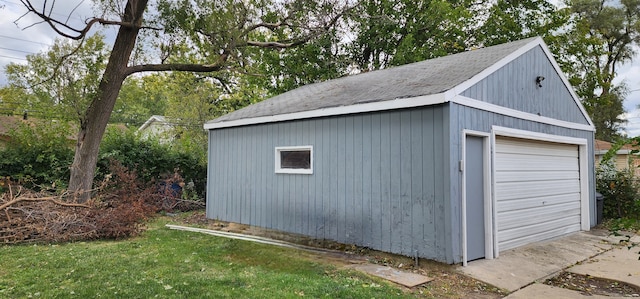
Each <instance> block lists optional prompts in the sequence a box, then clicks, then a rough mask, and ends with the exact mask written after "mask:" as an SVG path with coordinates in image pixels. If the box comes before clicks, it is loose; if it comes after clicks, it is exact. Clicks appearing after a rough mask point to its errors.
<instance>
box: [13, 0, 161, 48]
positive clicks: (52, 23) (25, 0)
mask: <svg viewBox="0 0 640 299" xmlns="http://www.w3.org/2000/svg"><path fill="white" fill-rule="evenodd" d="M20 2H22V5H24V6H25V7H26V8H27V10H28V12H31V13H33V14H35V15H36V16H38V17H39V18H40V19H42V21H43V22H44V23H47V24H49V27H51V29H53V30H54V31H55V32H56V33H57V34H59V35H61V36H63V37H66V38H69V39H74V40H80V39H83V38H84V37H85V36H86V35H87V33H88V32H89V30H91V28H92V27H93V25H95V24H101V25H117V26H122V27H126V28H136V27H137V28H139V29H153V30H161V28H155V27H148V26H136V24H134V23H130V22H120V21H112V20H107V19H103V18H90V19H87V20H86V21H85V22H86V23H85V24H86V25H85V26H84V28H81V29H77V28H74V27H71V26H69V25H67V23H66V22H62V21H58V20H57V19H54V18H52V17H50V15H51V11H49V12H48V14H47V12H45V9H46V7H45V6H46V1H45V2H44V4H43V7H42V10H41V11H40V10H38V9H36V8H35V7H34V6H33V4H32V3H31V1H30V0H20ZM50 9H53V5H52V6H51V8H50ZM75 9H76V8H74V10H75ZM28 12H27V13H28ZM69 17H70V15H69V16H68V17H67V20H68V19H69ZM31 26H33V24H32V25H29V26H27V27H26V28H29V27H31ZM61 28H63V29H66V30H68V31H71V32H74V33H75V34H69V33H67V32H65V31H64V30H63V29H61Z"/></svg>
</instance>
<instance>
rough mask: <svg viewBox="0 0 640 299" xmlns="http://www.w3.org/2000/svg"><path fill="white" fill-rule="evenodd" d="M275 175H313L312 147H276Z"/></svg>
mask: <svg viewBox="0 0 640 299" xmlns="http://www.w3.org/2000/svg"><path fill="white" fill-rule="evenodd" d="M276 173H294V174H295V173H298V174H312V173H313V147H312V146H310V145H307V146H282V147H276Z"/></svg>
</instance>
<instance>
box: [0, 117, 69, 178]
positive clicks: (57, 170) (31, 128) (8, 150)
mask: <svg viewBox="0 0 640 299" xmlns="http://www.w3.org/2000/svg"><path fill="white" fill-rule="evenodd" d="M70 132H71V130H70V126H69V125H67V124H63V123H60V122H56V121H38V122H32V123H31V124H26V123H23V124H20V125H18V126H17V127H16V128H14V129H13V130H11V131H10V132H9V137H10V140H9V141H8V142H7V144H6V146H5V147H4V148H1V149H0V177H9V178H10V180H11V181H17V182H19V183H20V184H23V185H24V186H25V187H28V188H32V189H35V190H40V189H48V188H56V187H61V188H65V187H66V185H67V181H68V180H69V175H70V170H69V167H70V166H71V162H72V161H73V141H72V140H71V139H70V138H69V136H71V134H70Z"/></svg>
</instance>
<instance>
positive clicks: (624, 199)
mask: <svg viewBox="0 0 640 299" xmlns="http://www.w3.org/2000/svg"><path fill="white" fill-rule="evenodd" d="M638 187H640V185H639V184H638V183H637V182H636V177H635V175H634V172H633V170H621V171H619V170H616V169H615V166H613V162H612V161H611V160H607V161H603V162H602V163H601V164H600V167H598V169H597V171H596V190H597V191H598V192H600V193H601V194H602V195H603V197H604V198H603V200H604V202H603V204H604V206H603V216H604V218H608V219H614V218H627V217H628V218H636V219H640V201H639V200H638Z"/></svg>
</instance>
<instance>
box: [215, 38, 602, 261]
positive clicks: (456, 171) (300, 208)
mask: <svg viewBox="0 0 640 299" xmlns="http://www.w3.org/2000/svg"><path fill="white" fill-rule="evenodd" d="M204 128H205V129H207V130H208V132H209V152H208V161H209V165H208V180H207V217H208V218H213V219H220V220H226V221H232V222H239V223H244V224H250V225H255V226H261V227H266V228H271V229H276V230H281V231H286V232H291V233H298V234H303V235H307V236H311V237H313V238H317V239H329V240H334V241H337V242H341V243H347V244H356V245H359V246H365V247H369V248H373V249H376V250H381V251H387V252H393V253H398V254H403V255H407V256H419V257H423V258H429V259H433V260H437V261H442V262H447V263H459V262H462V263H466V262H467V261H470V260H475V259H481V258H486V259H492V258H495V257H498V256H499V254H500V253H501V252H503V251H504V250H508V249H511V248H515V247H519V246H523V245H525V244H528V243H531V242H536V241H540V240H546V239H550V238H554V237H558V236H562V235H566V234H570V233H574V232H577V231H580V230H589V229H590V227H591V226H594V225H595V224H596V219H595V207H596V205H595V203H596V201H595V187H594V186H595V184H594V181H595V172H594V155H593V148H594V132H595V128H594V126H593V123H592V122H591V119H590V118H589V116H588V115H587V113H586V112H585V110H584V107H583V106H582V104H581V103H580V100H579V98H578V97H577V95H576V94H575V92H574V91H573V89H572V87H571V85H570V84H569V82H568V81H567V79H566V78H565V76H564V75H563V74H562V71H561V70H560V67H559V66H558V64H557V63H556V62H555V60H554V58H553V55H552V54H551V52H550V51H549V49H548V48H547V46H546V45H545V43H544V42H543V41H542V39H541V38H531V39H525V40H521V41H516V42H511V43H507V44H502V45H497V46H493V47H487V48H483V49H478V50H473V51H468V52H464V53H459V54H455V55H450V56H445V57H441V58H436V59H431V60H426V61H422V62H417V63H412V64H408V65H404V66H398V67H392V68H388V69H385V70H379V71H372V72H367V73H362V74H359V75H354V76H347V77H343V78H339V79H335V80H330V81H326V82H321V83H316V84H310V85H306V86H303V87H300V88H297V89H294V90H291V91H289V92H286V93H283V94H280V95H278V96H275V97H273V98H270V99H266V100H264V101H262V102H259V103H256V104H253V105H250V106H247V107H245V108H243V109H240V110H236V111H234V112H231V113H229V114H227V115H224V116H222V117H219V118H217V119H214V120H212V121H209V122H207V123H206V124H204Z"/></svg>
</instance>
